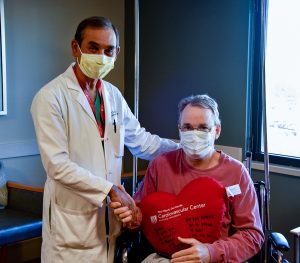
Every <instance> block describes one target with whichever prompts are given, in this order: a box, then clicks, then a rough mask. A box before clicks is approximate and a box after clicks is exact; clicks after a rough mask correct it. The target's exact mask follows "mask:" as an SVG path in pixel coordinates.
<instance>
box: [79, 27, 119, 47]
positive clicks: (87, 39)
mask: <svg viewBox="0 0 300 263" xmlns="http://www.w3.org/2000/svg"><path fill="white" fill-rule="evenodd" d="M82 43H85V44H89V43H94V44H98V45H103V46H116V43H117V40H116V34H115V32H114V31H113V30H112V29H111V28H101V27H87V28H86V29H85V30H84V32H83V38H82Z"/></svg>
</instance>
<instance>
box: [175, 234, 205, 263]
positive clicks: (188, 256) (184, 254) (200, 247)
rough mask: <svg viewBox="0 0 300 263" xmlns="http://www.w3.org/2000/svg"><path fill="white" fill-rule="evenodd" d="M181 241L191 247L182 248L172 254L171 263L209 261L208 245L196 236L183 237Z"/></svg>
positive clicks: (200, 262) (203, 262)
mask: <svg viewBox="0 0 300 263" xmlns="http://www.w3.org/2000/svg"><path fill="white" fill-rule="evenodd" d="M178 239H179V241H180V242H182V243H184V244H188V245H190V246H191V247H189V248H187V249H183V250H180V251H178V252H176V253H174V254H173V255H172V259H171V263H175V262H191V263H192V262H195V263H196V262H197V263H209V262H210V254H209V250H208V248H207V246H206V245H205V244H203V243H201V242H200V241H198V240H197V239H194V238H181V237H178Z"/></svg>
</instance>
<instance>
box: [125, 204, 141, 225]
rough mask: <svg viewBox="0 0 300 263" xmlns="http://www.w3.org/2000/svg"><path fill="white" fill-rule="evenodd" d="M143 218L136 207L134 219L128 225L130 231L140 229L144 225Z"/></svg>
mask: <svg viewBox="0 0 300 263" xmlns="http://www.w3.org/2000/svg"><path fill="white" fill-rule="evenodd" d="M142 218H143V216H142V211H141V209H140V208H139V207H138V206H136V207H135V208H134V212H133V219H132V221H131V222H129V223H127V224H126V227H127V228H128V229H130V230H136V229H138V228H139V227H140V226H141V224H142Z"/></svg>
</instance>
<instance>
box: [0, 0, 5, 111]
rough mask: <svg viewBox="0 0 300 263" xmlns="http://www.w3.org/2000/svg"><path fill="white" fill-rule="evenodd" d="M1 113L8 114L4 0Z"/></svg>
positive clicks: (0, 4) (0, 10) (0, 3)
mask: <svg viewBox="0 0 300 263" xmlns="http://www.w3.org/2000/svg"><path fill="white" fill-rule="evenodd" d="M0 23H1V26H0V30H1V32H0V38H1V43H0V45H1V50H0V52H1V56H0V60H1V61H0V63H1V64H0V74H1V76H0V80H1V81H0V85H1V87H0V93H1V96H0V98H1V99H0V115H7V89H6V48H5V21H4V0H0Z"/></svg>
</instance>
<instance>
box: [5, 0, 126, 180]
mask: <svg viewBox="0 0 300 263" xmlns="http://www.w3.org/2000/svg"><path fill="white" fill-rule="evenodd" d="M4 9H5V27H6V59H7V94H8V114H7V115H6V116H0V160H1V159H2V161H3V163H4V167H5V171H6V174H7V176H8V179H9V180H14V181H18V182H22V183H26V184H30V185H38V186H39V185H43V183H44V181H45V178H46V177H45V173H44V170H43V167H42V164H41V160H40V157H39V155H38V148H37V145H36V141H35V132H34V128H33V124H32V120H31V115H30V105H31V101H32V98H33V96H34V94H35V93H36V92H37V91H38V90H39V89H40V88H41V87H42V86H43V85H45V84H46V83H47V82H48V81H50V80H51V79H52V78H54V77H56V76H57V75H58V74H60V73H62V72H63V71H64V70H65V69H66V68H67V67H68V66H69V64H70V63H71V62H72V61H73V58H72V55H71V49H70V42H71V40H72V38H73V36H74V34H75V30H76V27H77V25H78V23H79V22H80V21H81V20H82V19H84V18H86V17H89V16H93V15H101V16H106V17H108V18H110V19H111V20H112V21H113V23H114V24H115V25H116V26H117V28H118V29H119V31H120V44H121V53H120V55H119V58H118V62H117V64H116V67H115V69H114V71H113V72H112V73H111V74H110V75H109V76H108V78H107V79H108V80H109V81H111V82H112V83H113V84H115V85H116V86H118V87H119V88H120V89H121V91H123V90H124V52H123V49H122V47H124V1H122V0H85V1H80V0H77V1H74V0H73V1H71V0H64V1H60V0H51V1H47V0H26V1H23V0H5V1H4Z"/></svg>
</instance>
